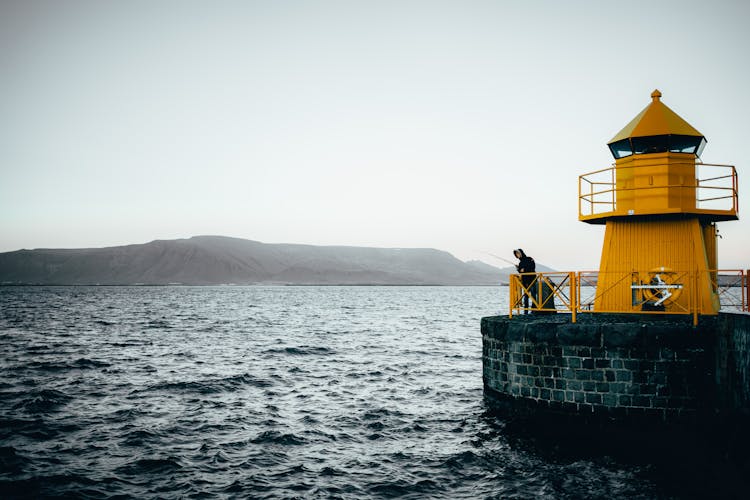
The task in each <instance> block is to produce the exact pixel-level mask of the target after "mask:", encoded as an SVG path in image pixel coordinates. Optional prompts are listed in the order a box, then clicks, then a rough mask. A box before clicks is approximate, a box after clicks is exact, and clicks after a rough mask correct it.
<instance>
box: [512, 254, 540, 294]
mask: <svg viewBox="0 0 750 500" xmlns="http://www.w3.org/2000/svg"><path fill="white" fill-rule="evenodd" d="M518 252H519V253H520V254H521V258H520V259H519V261H518V265H516V270H517V271H518V272H519V273H535V272H536V263H535V262H534V259H533V258H531V257H529V256H528V255H526V254H525V253H523V250H521V249H520V248H519V249H518ZM533 281H534V276H521V283H523V286H529V285H530V284H531V283H532V282H533Z"/></svg>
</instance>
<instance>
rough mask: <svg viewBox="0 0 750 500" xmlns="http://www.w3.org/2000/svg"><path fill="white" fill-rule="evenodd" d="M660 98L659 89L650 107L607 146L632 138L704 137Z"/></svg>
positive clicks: (652, 95)
mask: <svg viewBox="0 0 750 500" xmlns="http://www.w3.org/2000/svg"><path fill="white" fill-rule="evenodd" d="M660 98H661V92H659V89H655V90H654V91H653V92H651V99H652V101H651V102H650V103H649V104H648V106H646V107H645V108H644V109H643V111H641V112H640V113H638V115H637V116H636V117H635V118H633V119H632V120H631V121H630V123H628V124H627V125H625V128H623V129H622V130H620V132H618V133H617V135H616V136H614V137H613V138H612V140H610V141H609V142H608V143H607V144H612V143H613V142H617V141H621V140H623V139H627V138H630V137H650V136H656V135H689V136H693V137H703V134H701V133H700V132H698V131H697V130H696V129H695V128H693V126H692V125H690V124H689V123H688V122H686V121H685V120H684V119H682V118H681V117H680V116H679V115H678V114H677V113H675V112H674V111H672V110H671V109H669V107H668V106H667V105H666V104H664V103H663V102H661V100H660Z"/></svg>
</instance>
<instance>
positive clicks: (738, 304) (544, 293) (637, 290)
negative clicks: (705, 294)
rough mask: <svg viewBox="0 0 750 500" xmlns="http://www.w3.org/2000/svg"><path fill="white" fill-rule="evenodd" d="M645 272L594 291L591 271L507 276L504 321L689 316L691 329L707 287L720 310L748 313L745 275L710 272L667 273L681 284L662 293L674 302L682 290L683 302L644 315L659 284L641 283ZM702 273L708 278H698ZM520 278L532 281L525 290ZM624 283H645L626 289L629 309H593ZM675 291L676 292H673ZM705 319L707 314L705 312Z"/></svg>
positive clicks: (749, 286)
mask: <svg viewBox="0 0 750 500" xmlns="http://www.w3.org/2000/svg"><path fill="white" fill-rule="evenodd" d="M649 272H651V271H641V272H640V273H639V272H637V271H633V272H623V273H611V274H615V276H614V277H612V276H610V277H609V279H607V280H605V282H606V283H607V288H605V289H603V290H600V289H599V286H600V283H599V273H598V272H596V271H577V272H575V271H570V272H549V273H526V274H512V275H510V282H509V288H510V290H509V297H510V303H509V317H511V318H512V317H513V315H514V314H516V315H518V314H524V313H554V312H558V313H570V314H571V321H572V322H573V323H575V322H576V321H577V316H578V314H590V313H593V314H595V313H618V314H619V313H623V314H628V313H631V314H632V313H638V314H683V315H684V314H687V315H691V316H692V318H693V322H694V324H697V323H698V317H699V316H700V315H701V314H705V310H704V311H702V309H701V308H702V307H704V308H705V306H704V305H702V304H701V301H700V300H699V298H700V287H701V286H707V285H706V283H708V285H709V286H710V287H711V289H712V290H713V294H714V295H715V297H716V300H718V301H719V304H720V307H721V309H722V310H738V311H750V303H749V302H750V270H746V271H743V270H739V269H721V270H719V269H710V270H707V271H679V272H672V274H673V276H674V278H675V280H676V281H675V282H679V283H680V284H679V285H668V284H662V285H661V288H665V289H666V288H672V292H674V294H675V295H674V296H677V297H679V295H678V292H679V291H681V290H682V289H683V288H687V289H688V290H687V295H685V297H686V299H685V300H683V301H678V300H675V299H673V301H672V302H669V303H668V304H669V307H662V308H661V309H659V308H654V309H651V308H649V309H648V310H644V308H643V307H642V304H646V303H651V302H648V300H649V295H651V298H653V293H654V291H653V289H656V288H660V285H658V284H657V285H654V284H653V283H654V282H653V281H652V282H650V284H649V282H648V281H647V280H644V279H643V276H648V274H649ZM704 274H707V277H706V276H703V275H704ZM523 276H527V277H528V276H533V280H532V281H530V282H528V280H527V282H528V284H527V285H524V284H523V280H522V277H523ZM629 278H630V279H631V282H632V283H644V284H642V285H638V286H631V287H630V289H631V291H632V294H633V299H632V307H630V308H625V307H623V308H621V309H619V310H616V308H615V309H614V310H613V309H612V308H607V307H601V306H600V307H599V308H597V303H598V302H600V301H601V300H602V299H603V298H604V297H606V296H607V294H608V293H622V282H623V281H624V280H627V279H629ZM652 285H653V286H652ZM594 287H595V291H594V293H593V296H590V292H589V297H588V298H587V300H583V298H582V297H583V294H582V291H583V290H584V288H586V289H591V288H594ZM677 288H679V289H680V290H674V289H677ZM641 292H643V296H641ZM646 292H649V293H646ZM524 295H526V296H528V297H529V305H528V306H524V304H523V303H522V302H523V298H524ZM674 296H673V297H674ZM636 297H638V300H636ZM602 303H604V301H602ZM657 305H658V304H657ZM644 307H645V306H644ZM709 314H711V312H710V311H709Z"/></svg>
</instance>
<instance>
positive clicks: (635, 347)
mask: <svg viewBox="0 0 750 500" xmlns="http://www.w3.org/2000/svg"><path fill="white" fill-rule="evenodd" d="M481 328H482V344H483V354H482V361H483V379H484V387H485V392H486V393H487V394H488V395H489V396H492V397H494V398H497V399H500V400H504V401H506V402H510V403H512V404H513V406H514V407H515V408H517V409H524V410H525V411H529V410H530V411H534V412H537V411H539V410H542V411H544V412H547V413H549V412H552V413H562V414H566V415H571V416H582V417H586V418H597V419H603V420H606V421H618V422H619V421H622V422H627V421H629V422H644V421H648V422H662V423H670V422H695V421H699V420H701V419H703V418H704V417H708V416H711V417H715V416H721V415H723V416H733V415H747V414H748V412H750V315H748V314H743V313H738V314H724V313H721V314H719V315H718V316H702V317H701V318H700V322H699V324H698V326H697V327H694V326H693V325H692V322H691V318H689V317H681V316H655V315H654V316H650V315H649V316H645V315H616V314H581V315H579V316H578V322H577V323H571V321H570V316H569V315H553V316H536V315H528V316H516V317H513V318H512V319H511V318H508V317H506V316H494V317H486V318H482V323H481Z"/></svg>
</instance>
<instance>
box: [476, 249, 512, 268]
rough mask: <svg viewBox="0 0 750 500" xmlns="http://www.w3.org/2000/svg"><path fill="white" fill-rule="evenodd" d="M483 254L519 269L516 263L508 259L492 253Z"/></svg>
mask: <svg viewBox="0 0 750 500" xmlns="http://www.w3.org/2000/svg"><path fill="white" fill-rule="evenodd" d="M482 253H486V254H487V255H489V256H491V257H495V258H496V259H500V260H502V261H503V262H507V263H508V264H510V265H512V266H513V267H517V264H516V263H515V262H513V261H511V260H508V259H506V258H503V257H500V256H499V255H495V254H494V253H490V252H482Z"/></svg>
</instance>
